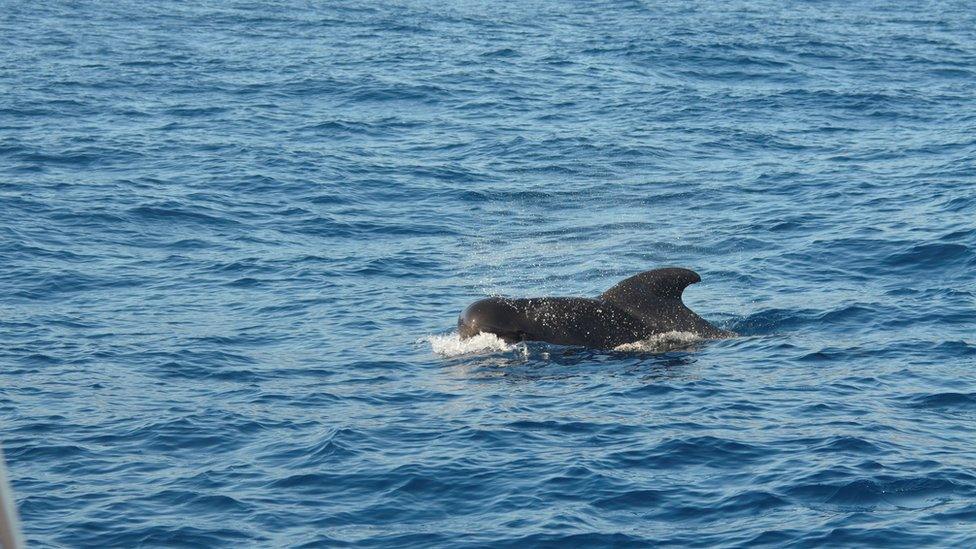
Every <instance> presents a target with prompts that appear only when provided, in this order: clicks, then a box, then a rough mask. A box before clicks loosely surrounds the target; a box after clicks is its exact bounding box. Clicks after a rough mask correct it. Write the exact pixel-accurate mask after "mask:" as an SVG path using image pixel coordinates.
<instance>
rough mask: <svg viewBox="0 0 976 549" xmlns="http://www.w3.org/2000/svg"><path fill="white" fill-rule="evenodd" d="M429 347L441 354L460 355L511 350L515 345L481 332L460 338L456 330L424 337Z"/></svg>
mask: <svg viewBox="0 0 976 549" xmlns="http://www.w3.org/2000/svg"><path fill="white" fill-rule="evenodd" d="M425 339H426V340H427V342H428V343H430V348H431V350H432V351H434V352H435V353H437V354H439V355H441V356H460V355H468V354H473V353H484V352H488V351H512V350H514V349H515V348H516V345H510V344H508V343H505V341H504V340H502V339H501V338H499V337H498V336H496V335H495V334H489V333H485V332H482V333H480V334H478V335H476V336H473V337H469V338H468V339H461V335H460V334H458V333H457V332H451V333H449V334H446V335H432V336H427V337H426V338H425Z"/></svg>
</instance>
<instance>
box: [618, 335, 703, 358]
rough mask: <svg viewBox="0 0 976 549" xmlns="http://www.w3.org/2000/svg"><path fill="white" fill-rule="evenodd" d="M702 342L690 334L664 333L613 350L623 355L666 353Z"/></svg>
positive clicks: (700, 338)
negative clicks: (623, 353)
mask: <svg viewBox="0 0 976 549" xmlns="http://www.w3.org/2000/svg"><path fill="white" fill-rule="evenodd" d="M704 340H705V338H703V337H701V336H698V335H696V334H694V333H692V332H665V333H663V334H655V335H652V336H651V337H649V338H647V339H642V340H640V341H635V342H633V343H624V344H623V345H617V346H616V347H614V348H613V350H614V351H621V352H625V353H633V352H636V353H666V352H668V351H673V350H675V349H682V348H686V347H690V346H692V345H694V344H695V343H698V342H700V341H704Z"/></svg>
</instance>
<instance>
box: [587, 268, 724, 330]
mask: <svg viewBox="0 0 976 549" xmlns="http://www.w3.org/2000/svg"><path fill="white" fill-rule="evenodd" d="M696 282H701V277H700V276H698V273H696V272H695V271H692V270H690V269H682V268H679V267H669V268H665V269H654V270H653V271H644V272H643V273H640V274H636V275H634V276H632V277H630V278H626V279H624V280H622V281H620V282H619V283H617V285H616V286H614V287H613V288H610V289H609V290H607V291H605V292H603V294H601V295H600V300H602V301H605V302H608V303H611V304H613V305H614V306H615V307H617V308H619V309H622V310H624V311H625V312H627V313H628V314H630V315H631V316H633V317H635V318H637V319H638V320H640V321H641V322H643V323H644V325H645V326H646V328H647V330H648V332H650V333H660V332H666V331H672V330H673V331H688V332H694V333H697V334H701V335H705V336H709V337H716V336H718V335H724V332H723V331H722V330H719V329H717V328H715V327H714V326H712V325H711V324H709V323H708V322H707V321H706V320H705V319H703V318H702V317H700V316H698V315H696V314H695V313H694V312H693V311H692V310H691V309H689V308H687V307H685V304H684V303H683V302H682V301H681V294H682V292H684V290H685V288H687V287H688V286H690V285H692V284H695V283H696Z"/></svg>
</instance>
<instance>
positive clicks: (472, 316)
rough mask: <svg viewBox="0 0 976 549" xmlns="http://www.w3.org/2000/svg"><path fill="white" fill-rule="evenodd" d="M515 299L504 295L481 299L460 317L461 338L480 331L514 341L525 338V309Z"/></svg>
mask: <svg viewBox="0 0 976 549" xmlns="http://www.w3.org/2000/svg"><path fill="white" fill-rule="evenodd" d="M516 303H517V302H516V301H515V300H511V299H505V298H502V297H488V298H485V299H479V300H478V301H475V302H474V303H472V304H471V305H468V308H467V309H465V310H464V312H462V313H461V316H460V317H458V333H459V334H460V335H461V339H467V338H469V337H474V336H476V335H478V334H480V333H489V334H495V335H496V336H498V337H500V338H501V339H503V340H505V341H506V342H509V343H512V342H517V341H521V340H522V339H524V338H525V335H526V334H525V326H526V318H525V311H523V310H522V309H521V308H520V307H518V306H517V305H516Z"/></svg>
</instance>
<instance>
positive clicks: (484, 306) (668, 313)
mask: <svg viewBox="0 0 976 549" xmlns="http://www.w3.org/2000/svg"><path fill="white" fill-rule="evenodd" d="M700 281H701V277H700V276H698V273H696V272H694V271H692V270H690V269H682V268H678V267H669V268H665V269H655V270H652V271H645V272H643V273H640V274H637V275H634V276H632V277H630V278H627V279H625V280H623V281H621V282H620V283H618V284H617V285H616V286H614V287H613V288H610V289H609V290H607V291H606V292H603V294H601V295H600V296H599V297H597V298H596V299H591V298H586V297H535V298H522V299H511V298H506V297H489V298H486V299H480V300H478V301H475V302H474V303H472V304H471V305H469V306H468V307H467V308H466V309H465V310H464V312H462V313H461V316H460V317H459V318H458V333H459V334H460V335H461V338H462V339H467V338H470V337H473V336H476V335H478V334H480V333H489V334H494V335H496V336H498V337H499V338H501V339H503V340H504V341H506V342H508V343H514V342H519V341H545V342H547V343H553V344H556V345H583V346H586V347H594V348H599V349H612V348H614V347H617V346H619V345H623V344H625V343H634V342H636V341H640V340H643V339H647V338H649V337H651V336H653V335H656V334H663V333H667V332H691V333H693V334H695V335H698V336H700V337H703V338H725V337H732V336H734V335H735V334H734V333H732V332H729V331H726V330H721V329H719V328H716V327H715V326H713V325H711V324H710V323H709V322H708V321H707V320H705V319H704V318H702V317H700V316H698V315H697V314H695V313H694V312H693V311H692V310H691V309H689V308H688V307H685V304H684V303H683V302H682V301H681V294H682V292H683V291H684V289H685V288H686V287H688V286H689V285H691V284H694V283H696V282H700Z"/></svg>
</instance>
